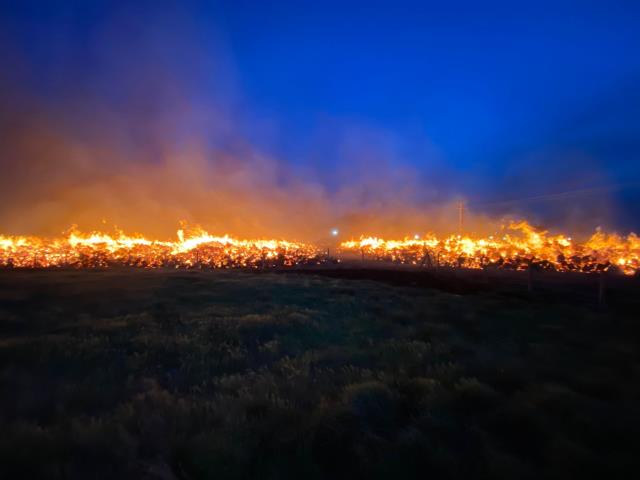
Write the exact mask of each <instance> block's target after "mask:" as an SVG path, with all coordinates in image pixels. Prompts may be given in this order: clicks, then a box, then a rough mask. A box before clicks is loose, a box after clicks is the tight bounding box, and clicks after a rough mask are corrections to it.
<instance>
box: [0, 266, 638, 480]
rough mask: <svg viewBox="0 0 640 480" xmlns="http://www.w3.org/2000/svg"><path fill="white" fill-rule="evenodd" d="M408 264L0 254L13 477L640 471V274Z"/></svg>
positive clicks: (7, 440) (4, 446) (0, 384)
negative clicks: (548, 277) (531, 288)
mask: <svg viewBox="0 0 640 480" xmlns="http://www.w3.org/2000/svg"><path fill="white" fill-rule="evenodd" d="M361 272H362V271H361ZM407 275H409V276H407ZM407 275H405V276H403V274H402V273H401V272H394V273H392V274H380V272H378V273H371V274H370V275H369V277H367V274H366V273H355V274H354V273H344V272H342V273H341V272H340V271H321V272H315V273H314V272H299V273H287V274H282V273H247V272H240V271H233V272H231V271H222V272H195V271H193V272H185V271H173V272H160V271H139V270H121V271H117V270H112V271H86V272H80V271H55V272H46V271H2V272H0V477H2V478H37V477H47V478H82V479H85V478H157V479H171V478H185V479H196V478H216V479H218V478H252V479H254V478H260V479H262V478H265V479H266V478H273V479H276V478H296V479H297V478H309V479H314V478H342V477H348V478H351V479H354V478H367V479H369V478H390V477H393V478H398V479H400V478H411V477H420V478H465V479H466V478H517V479H525V478H540V477H544V478H563V479H566V478H587V477H594V476H604V475H607V476H608V477H609V478H617V477H623V476H624V477H625V478H638V476H640V469H639V468H638V466H639V465H640V460H639V459H638V458H637V456H638V453H639V448H638V445H639V438H640V403H639V402H640V350H639V349H638V347H639V345H640V315H638V311H639V310H640V289H639V288H638V285H637V284H638V282H637V281H636V282H635V283H633V282H634V281H633V279H628V280H629V281H626V280H627V279H625V282H624V285H622V286H621V287H620V288H617V287H616V288H617V289H613V290H612V291H611V293H610V296H609V297H608V304H607V307H606V308H602V307H597V305H596V304H595V300H594V298H595V295H594V292H595V290H594V288H595V287H594V285H593V279H592V278H591V279H588V280H585V281H584V282H583V284H584V285H577V286H575V287H573V286H567V285H565V284H563V282H562V281H558V280H554V282H556V283H553V282H552V283H549V284H543V285H541V286H540V288H539V290H538V291H536V292H534V294H532V295H530V294H528V293H527V292H526V288H525V287H524V286H523V284H522V282H521V281H520V280H519V281H516V282H515V283H509V282H508V281H507V280H508V279H506V280H505V279H503V280H502V281H501V282H502V283H501V282H499V281H496V282H495V283H494V282H493V281H491V280H489V281H487V279H486V278H485V279H483V278H471V280H467V279H460V282H461V284H463V285H464V288H456V287H455V282H453V280H455V278H453V277H451V276H449V277H447V278H446V279H444V280H442V279H438V278H435V279H434V278H432V277H429V276H428V275H427V276H424V275H423V277H420V278H418V277H411V276H410V275H411V274H409V273H407ZM367 278H374V279H375V280H377V281H372V280H370V279H367ZM518 282H520V283H518ZM578 283H579V282H578ZM451 285H454V286H453V287H451Z"/></svg>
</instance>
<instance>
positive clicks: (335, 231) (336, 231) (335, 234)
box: [331, 228, 338, 237]
mask: <svg viewBox="0 0 640 480" xmlns="http://www.w3.org/2000/svg"><path fill="white" fill-rule="evenodd" d="M331 235H333V236H334V237H335V236H337V235H338V229H337V228H334V229H333V230H331Z"/></svg>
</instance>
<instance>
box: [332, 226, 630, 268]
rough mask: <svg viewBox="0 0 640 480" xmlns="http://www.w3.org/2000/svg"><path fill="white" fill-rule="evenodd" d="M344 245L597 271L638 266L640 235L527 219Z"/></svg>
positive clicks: (398, 258)
mask: <svg viewBox="0 0 640 480" xmlns="http://www.w3.org/2000/svg"><path fill="white" fill-rule="evenodd" d="M341 247H342V249H343V251H346V252H354V253H359V254H362V255H363V256H366V257H367V258H370V259H376V260H387V261H393V262H399V263H406V264H414V265H424V266H428V267H437V266H456V267H466V268H485V267H490V266H495V267H500V268H512V269H517V270H523V269H526V268H529V266H533V267H535V268H542V269H549V270H557V271H581V272H596V271H606V270H616V269H617V270H619V271H621V272H623V273H626V274H633V273H635V272H637V271H639V270H640V237H638V236H637V235H635V234H633V233H632V234H630V235H629V236H627V237H621V236H619V235H616V234H606V233H603V232H601V231H597V232H596V233H595V234H594V235H593V236H591V238H589V240H587V241H586V242H582V243H580V242H575V241H574V240H573V239H572V238H571V237H567V236H564V235H548V232H546V231H538V230H536V229H534V228H533V227H532V226H531V225H529V224H528V223H527V222H519V223H512V224H510V225H509V227H508V228H506V229H505V232H504V234H503V235H500V236H489V237H486V238H470V237H468V236H464V235H451V236H449V237H443V238H438V237H436V236H435V235H430V234H429V235H425V236H424V237H419V236H416V237H414V238H404V239H403V240H383V239H381V238H375V237H367V238H364V237H363V238H361V239H360V240H352V241H348V242H343V243H342V244H341Z"/></svg>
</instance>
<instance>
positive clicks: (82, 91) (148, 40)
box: [0, 6, 592, 242]
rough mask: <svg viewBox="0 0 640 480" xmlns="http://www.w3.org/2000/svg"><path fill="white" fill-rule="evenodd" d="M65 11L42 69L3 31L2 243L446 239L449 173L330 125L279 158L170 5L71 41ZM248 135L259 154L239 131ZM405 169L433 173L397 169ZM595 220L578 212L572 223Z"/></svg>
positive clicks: (225, 55)
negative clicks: (297, 155)
mask: <svg viewBox="0 0 640 480" xmlns="http://www.w3.org/2000/svg"><path fill="white" fill-rule="evenodd" d="M76 8H78V7H76ZM74 11H75V10H73V9H72V10H71V11H62V12H61V13H56V15H61V16H62V20H64V21H62V20H60V19H57V20H56V19H55V18H54V19H53V21H50V22H49V23H50V24H51V25H52V27H51V29H52V31H49V32H48V33H47V36H46V38H44V39H43V38H38V39H35V40H34V42H35V44H37V45H39V48H41V49H42V51H39V52H38V55H36V57H37V58H40V59H41V60H42V61H40V62H35V61H33V58H34V55H33V52H28V51H27V50H28V48H27V47H25V45H23V44H16V43H11V40H12V39H13V38H16V36H15V35H9V34H8V33H7V32H8V28H4V29H0V30H4V32H5V38H1V37H0V40H3V41H2V42H0V55H1V56H2V58H3V59H4V60H3V64H5V65H12V66H13V67H14V68H12V69H1V70H0V72H1V73H0V103H1V105H0V107H1V108H0V172H1V173H0V205H1V206H0V233H3V234H39V235H57V234H60V233H61V232H63V231H64V230H66V229H67V228H69V227H70V226H71V225H74V224H75V225H78V227H79V228H80V229H82V230H94V229H100V230H108V229H109V228H110V227H111V226H117V227H119V228H121V229H123V230H125V231H126V232H128V233H130V232H139V233H143V234H145V235H150V236H151V235H152V236H157V237H160V238H168V237H172V236H173V235H175V231H176V229H177V228H178V225H179V222H181V221H185V222H187V223H188V224H191V225H200V226H202V227H203V228H205V229H207V230H209V231H210V232H212V233H216V234H224V233H228V234H231V235H238V236H243V237H257V236H260V237H264V236H267V237H286V238H289V239H299V240H306V241H314V242H316V241H325V240H327V241H328V238H329V232H330V231H331V230H332V229H334V228H337V229H338V230H339V231H340V238H344V237H351V236H359V235H361V234H375V235H389V236H405V235H413V234H420V235H421V234H424V233H426V232H428V231H431V232H438V233H441V232H455V231H457V229H458V212H457V207H456V201H457V200H458V197H457V196H456V195H455V188H454V187H455V185H456V184H455V181H454V180H452V178H453V175H452V170H451V168H449V167H447V165H446V161H445V159H444V158H443V157H442V156H441V155H440V154H439V152H438V151H437V149H435V148H434V147H433V146H432V145H430V144H429V143H428V141H423V140H424V139H420V141H418V142H414V143H418V144H420V146H419V147H418V149H419V151H417V152H416V151H415V149H413V150H411V149H409V150H411V151H407V148H405V146H404V145H403V142H402V141H401V139H398V138H395V137H394V136H393V135H392V134H391V133H389V132H385V131H381V130H379V129H376V128H374V127H371V126H367V125H363V124H361V123H358V122H347V124H343V123H340V122H335V121H334V120H333V119H327V120H326V121H325V122H324V123H323V122H320V126H319V127H318V129H317V135H316V139H315V141H312V142H310V143H309V144H308V145H307V148H306V150H305V151H303V152H302V153H301V157H302V158H301V159H297V160H298V161H294V162H292V161H291V159H290V158H286V159H285V158H276V157H274V156H273V154H269V153H267V152H269V149H267V148H264V145H265V144H268V143H269V142H268V139H267V141H265V138H264V137H265V136H267V137H268V136H269V134H270V133H269V132H271V133H272V134H273V132H276V133H275V134H274V136H275V135H276V134H277V136H278V137H282V136H283V132H282V131H283V130H284V129H286V127H283V126H282V125H278V124H277V123H276V122H275V120H272V119H267V120H265V119H264V118H262V117H261V115H260V112H259V113H256V112H254V111H253V109H252V105H251V101H250V100H249V99H247V98H245V97H244V96H243V93H242V88H241V87H240V86H241V84H242V82H241V81H239V80H238V78H237V74H236V70H235V67H234V64H233V60H232V55H230V54H229V52H230V51H231V50H232V48H231V47H230V46H229V45H228V43H227V40H225V38H224V37H223V36H222V35H219V34H218V33H217V32H216V30H215V28H213V27H212V26H211V25H203V24H201V23H199V22H198V21H197V19H194V18H191V17H189V16H187V15H185V14H184V11H183V10H181V9H180V8H177V7H176V8H173V9H169V10H166V9H165V10H163V11H162V12H160V13H159V12H158V11H152V10H150V9H144V8H142V7H139V8H138V9H137V10H136V9H134V8H133V7H122V6H120V7H118V8H111V7H108V6H105V10H104V11H101V12H99V13H100V15H95V17H96V18H99V20H95V24H92V25H90V26H89V27H88V28H86V29H85V30H86V31H85V30H82V29H81V31H76V30H74V29H73V28H71V27H70V26H69V25H73V24H74V18H73V12H74ZM56 12H57V10H56ZM107 12H108V13H107ZM94 13H95V12H94ZM0 26H2V25H0ZM1 35H2V34H1V33H0V36H1ZM18 37H19V36H18ZM27 43H28V42H27ZM336 123H337V125H336ZM256 131H259V132H260V135H258V136H259V137H260V141H255V139H254V138H253V137H255V135H252V134H249V133H247V132H253V133H255V132H256ZM265 132H267V133H266V134H265ZM290 141H291V143H294V144H296V143H299V142H298V139H291V140H290ZM421 142H423V143H424V145H423V144H422V143H421ZM416 155H419V156H420V158H421V159H423V161H424V163H425V164H426V165H430V167H428V168H425V169H421V170H420V171H417V170H416V169H415V168H412V167H410V166H408V165H409V164H408V162H406V161H405V159H406V158H407V157H410V156H414V157H415V156H416ZM536 168H537V167H536V166H535V165H534V166H531V168H530V169H524V170H521V171H520V173H521V175H520V176H521V177H523V175H522V172H530V171H535V169H536ZM531 176H532V175H530V174H529V173H526V174H525V175H524V177H523V178H520V179H519V180H518V176H517V175H511V179H509V178H507V179H506V180H508V182H506V185H511V188H514V189H516V190H517V189H518V188H519V187H518V185H522V184H526V183H527V181H528V179H529V178H530V177H531ZM538 176H539V175H538ZM514 177H515V178H516V181H515V182H514V181H512V179H513V178H514ZM473 181H475V180H473ZM472 183H473V182H472ZM459 186H460V185H458V187H459ZM505 192H507V193H508V188H506V189H505ZM514 193H517V191H516V192H514ZM509 196H510V195H507V197H509ZM479 211H481V210H479ZM479 211H473V210H472V212H473V215H472V216H467V217H466V219H465V230H466V231H470V232H477V233H484V232H489V231H493V230H495V228H496V226H497V225H499V224H500V220H499V218H498V216H497V214H495V213H494V217H493V218H492V217H489V216H485V215H482V214H481V213H479ZM497 211H498V213H499V214H500V216H502V215H508V214H509V213H511V212H513V211H516V210H515V209H512V208H511V207H509V208H506V209H505V208H499V209H497ZM585 212H586V213H585ZM590 212H592V210H591V211H590V210H589V209H588V208H585V207H584V206H582V207H581V218H582V217H584V215H585V214H586V215H588V214H589V213H590ZM518 213H520V212H518ZM525 213H526V212H525ZM551 213H552V214H553V213H554V212H553V211H552V212H551ZM556 216H557V215H556ZM543 217H544V215H543ZM551 217H552V218H554V217H553V215H551ZM546 218H549V215H546ZM555 220H557V218H556V219H555ZM558 223H559V221H558Z"/></svg>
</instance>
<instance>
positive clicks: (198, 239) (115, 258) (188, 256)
mask: <svg viewBox="0 0 640 480" xmlns="http://www.w3.org/2000/svg"><path fill="white" fill-rule="evenodd" d="M319 252H320V251H319V249H317V248H316V247H314V246H312V245H308V244H304V243H299V242H290V241H285V240H268V239H257V240H241V239H236V238H232V237H230V236H228V235H224V236H214V235H210V234H209V233H208V232H206V231H204V230H202V229H199V228H196V229H193V230H191V231H189V232H185V231H184V230H183V229H180V230H178V232H177V240H173V241H160V240H150V239H147V238H145V237H143V236H142V235H133V236H129V235H125V234H124V233H123V232H122V231H118V232H116V234H114V235H109V234H105V233H101V232H92V233H88V234H84V233H82V232H79V231H77V230H75V229H72V230H71V231H70V232H69V233H68V235H67V236H65V237H62V238H54V239H45V238H39V237H15V236H13V237H12V236H1V235H0V266H2V267H16V268H20V267H23V268H25V267H26V268H44V267H76V268H80V267H108V266H114V265H128V266H136V267H146V268H158V267H175V268H180V267H185V268H190V267H197V266H200V267H211V268H230V267H260V266H276V265H282V266H292V265H297V264H303V263H314V262H316V263H317V262H319V261H320V260H321V256H320V253H319Z"/></svg>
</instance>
